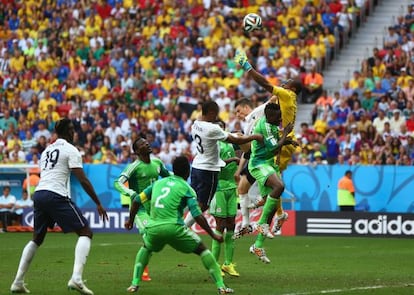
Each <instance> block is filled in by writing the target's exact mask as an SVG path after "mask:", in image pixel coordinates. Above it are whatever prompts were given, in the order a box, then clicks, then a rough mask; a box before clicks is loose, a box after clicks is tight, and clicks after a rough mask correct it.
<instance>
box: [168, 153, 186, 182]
mask: <svg viewBox="0 0 414 295" xmlns="http://www.w3.org/2000/svg"><path fill="white" fill-rule="evenodd" d="M172 166H173V172H174V174H175V175H177V176H180V177H182V178H184V179H187V178H188V176H190V161H188V158H187V157H185V156H179V157H177V158H175V160H174V161H173V163H172Z"/></svg>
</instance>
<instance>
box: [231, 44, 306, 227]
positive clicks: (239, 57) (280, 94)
mask: <svg viewBox="0 0 414 295" xmlns="http://www.w3.org/2000/svg"><path fill="white" fill-rule="evenodd" d="M234 61H235V62H236V63H238V64H239V65H240V66H241V67H242V68H243V70H245V71H246V72H247V73H248V75H249V76H250V77H251V78H252V79H253V80H255V81H256V82H257V83H258V84H259V85H260V86H262V87H263V88H264V89H266V91H268V92H270V93H271V94H272V95H275V96H276V97H277V98H278V99H277V100H276V101H277V103H278V104H279V105H280V110H281V112H282V128H284V127H286V126H287V125H288V124H289V123H292V124H295V122H296V112H297V101H296V100H297V95H298V94H300V93H301V91H302V84H301V82H300V81H297V80H293V79H289V80H287V81H286V82H284V83H283V84H282V85H281V86H280V87H279V86H273V85H272V84H270V83H269V81H267V80H266V78H265V77H264V76H263V75H261V74H260V73H259V72H257V71H256V70H255V69H254V68H253V67H252V65H251V64H250V63H249V61H248V60H247V56H246V53H245V52H244V51H243V50H240V49H238V50H236V54H235V57H234ZM288 136H289V138H291V139H292V140H293V141H296V137H295V134H294V130H292V132H291V133H290V134H288ZM295 149H296V147H295V146H293V145H286V146H283V147H282V149H281V151H280V153H279V155H277V156H276V164H277V165H278V166H279V169H280V173H282V172H283V171H284V170H286V168H287V165H288V163H289V161H290V159H291V158H292V154H293V152H294V151H295ZM287 218H288V214H287V213H286V212H284V211H283V208H282V202H279V205H278V208H277V212H276V220H275V222H274V225H273V229H272V232H275V233H276V232H278V231H279V230H280V228H281V227H282V225H283V223H284V222H285V221H286V220H287Z"/></svg>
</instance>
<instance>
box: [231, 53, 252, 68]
mask: <svg viewBox="0 0 414 295" xmlns="http://www.w3.org/2000/svg"><path fill="white" fill-rule="evenodd" d="M234 62H236V63H238V64H239V65H240V66H241V67H242V68H243V70H245V71H246V72H248V71H250V70H251V69H252V65H251V64H250V63H249V61H248V60H247V56H246V53H245V52H244V51H243V50H241V49H237V50H236V55H235V56H234Z"/></svg>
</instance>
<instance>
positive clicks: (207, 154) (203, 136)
mask: <svg viewBox="0 0 414 295" xmlns="http://www.w3.org/2000/svg"><path fill="white" fill-rule="evenodd" d="M218 113H219V106H218V105H217V103H216V102H214V101H207V102H205V103H204V104H203V106H202V110H201V119H200V120H195V121H194V123H193V125H192V126H191V135H192V137H193V140H194V141H195V142H196V144H197V154H196V156H195V157H194V160H193V164H192V169H191V186H192V187H193V189H194V190H195V192H196V193H197V199H198V202H199V205H200V208H201V210H202V211H203V212H204V211H206V210H207V209H208V207H209V205H210V202H211V199H212V198H213V196H214V194H215V192H216V189H217V183H218V174H219V172H220V170H221V167H224V166H225V163H224V161H223V160H221V159H220V150H219V145H218V142H219V141H225V142H229V143H234V144H238V145H242V144H245V143H248V142H250V141H252V140H259V141H261V140H262V139H263V138H262V136H260V135H258V134H254V135H250V134H249V135H235V134H231V133H228V132H226V131H224V130H223V129H221V127H220V126H219V125H217V124H215V122H217V121H218ZM194 222H195V220H194V218H193V217H192V216H191V214H190V213H188V214H187V217H186V218H185V223H186V225H187V226H189V227H190V226H192V225H193V224H194Z"/></svg>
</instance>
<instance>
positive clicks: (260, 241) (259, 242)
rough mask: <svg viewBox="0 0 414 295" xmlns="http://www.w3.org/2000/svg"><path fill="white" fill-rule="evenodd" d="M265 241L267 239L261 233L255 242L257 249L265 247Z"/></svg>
mask: <svg viewBox="0 0 414 295" xmlns="http://www.w3.org/2000/svg"><path fill="white" fill-rule="evenodd" d="M265 239H266V237H265V236H264V235H263V234H262V233H259V234H258V235H257V237H256V241H255V242H254V245H255V246H256V248H262V247H263V241H264V240H265Z"/></svg>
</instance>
